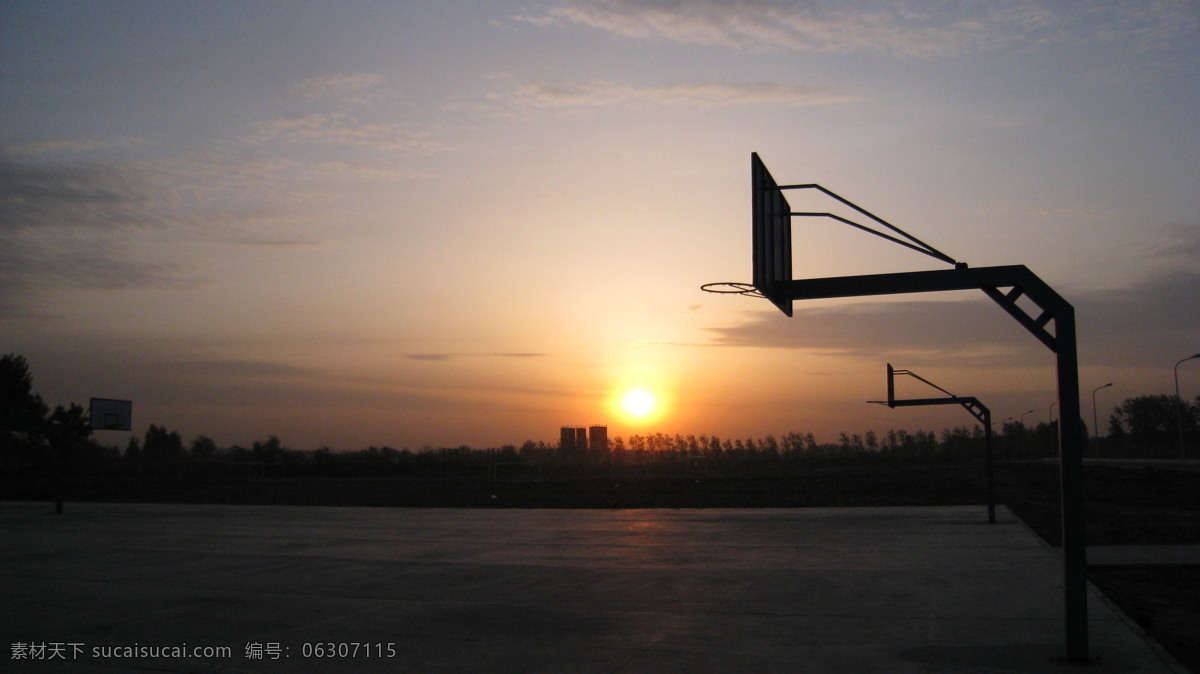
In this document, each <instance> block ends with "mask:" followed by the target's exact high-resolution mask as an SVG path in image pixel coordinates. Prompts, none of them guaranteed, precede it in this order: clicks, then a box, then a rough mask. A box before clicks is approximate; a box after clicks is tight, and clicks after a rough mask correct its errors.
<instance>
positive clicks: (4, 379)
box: [0, 353, 46, 433]
mask: <svg viewBox="0 0 1200 674" xmlns="http://www.w3.org/2000/svg"><path fill="white" fill-rule="evenodd" d="M45 416H46V404H45V403H43V402H42V398H41V396H39V395H36V394H34V392H33V375H32V374H31V373H30V372H29V363H27V362H26V361H25V358H24V357H22V356H18V355H16V354H13V353H10V354H6V355H4V356H2V357H0V431H8V432H14V433H37V432H38V431H40V430H41V427H42V421H43V419H44V418H45Z"/></svg>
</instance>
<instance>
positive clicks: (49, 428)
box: [45, 403, 92, 458]
mask: <svg viewBox="0 0 1200 674" xmlns="http://www.w3.org/2000/svg"><path fill="white" fill-rule="evenodd" d="M45 433H46V436H47V439H48V440H49V441H50V446H51V447H52V448H53V449H54V451H56V452H58V453H59V457H60V458H74V457H75V455H77V454H79V452H80V451H81V450H83V449H84V448H85V447H86V446H87V445H88V440H89V438H91V436H92V424H91V420H90V419H88V416H87V410H85V409H83V407H82V406H81V405H77V404H75V403H71V405H70V406H69V407H63V406H62V405H56V406H55V407H54V411H53V412H51V413H50V416H49V418H47V419H46V426H45Z"/></svg>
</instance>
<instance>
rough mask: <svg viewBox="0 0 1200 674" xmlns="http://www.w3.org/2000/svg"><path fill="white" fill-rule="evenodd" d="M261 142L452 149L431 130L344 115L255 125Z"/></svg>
mask: <svg viewBox="0 0 1200 674" xmlns="http://www.w3.org/2000/svg"><path fill="white" fill-rule="evenodd" d="M252 140H253V141H255V142H259V143H265V142H271V141H281V142H285V143H320V144H326V145H342V146H348V147H360V148H370V149H375V150H379V151H383V152H418V153H422V154H432V153H435V152H442V151H445V150H448V149H450V148H449V146H448V145H447V144H445V143H443V142H440V141H438V140H436V139H434V137H433V134H432V133H430V132H429V131H425V130H421V129H417V128H414V127H411V126H406V125H402V124H374V123H370V122H364V121H362V120H361V119H359V118H358V117H356V116H354V115H351V114H349V113H344V112H331V113H321V112H314V113H310V114H307V115H297V116H289V117H277V118H275V119H273V120H270V121H268V122H263V123H260V124H258V125H256V126H255V128H254V133H253V136H252Z"/></svg>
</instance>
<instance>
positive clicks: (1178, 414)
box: [1175, 353, 1200, 461]
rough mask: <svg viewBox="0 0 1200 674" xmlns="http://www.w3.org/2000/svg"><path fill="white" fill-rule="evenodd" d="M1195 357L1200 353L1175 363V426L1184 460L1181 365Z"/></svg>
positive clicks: (1180, 458) (1181, 458)
mask: <svg viewBox="0 0 1200 674" xmlns="http://www.w3.org/2000/svg"><path fill="white" fill-rule="evenodd" d="M1193 358H1200V353H1197V354H1195V355H1191V356H1188V357H1187V358H1184V359H1183V360H1181V361H1179V362H1178V363H1175V428H1176V429H1178V431H1179V460H1180V461H1183V398H1180V397H1179V365H1180V363H1186V362H1187V361H1189V360H1192V359H1193Z"/></svg>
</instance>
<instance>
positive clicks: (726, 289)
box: [700, 281, 764, 297]
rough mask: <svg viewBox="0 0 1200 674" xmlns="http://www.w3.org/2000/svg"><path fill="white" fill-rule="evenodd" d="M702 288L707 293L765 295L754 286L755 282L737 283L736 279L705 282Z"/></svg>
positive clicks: (748, 295)
mask: <svg viewBox="0 0 1200 674" xmlns="http://www.w3.org/2000/svg"><path fill="white" fill-rule="evenodd" d="M700 289H701V290H703V291H704V292H706V293H716V294H718V295H745V296H747V297H764V295H763V294H762V293H761V292H759V291H758V288H755V287H754V284H753V283H737V282H734V281H722V282H720V283H705V284H704V285H702V286H700Z"/></svg>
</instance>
